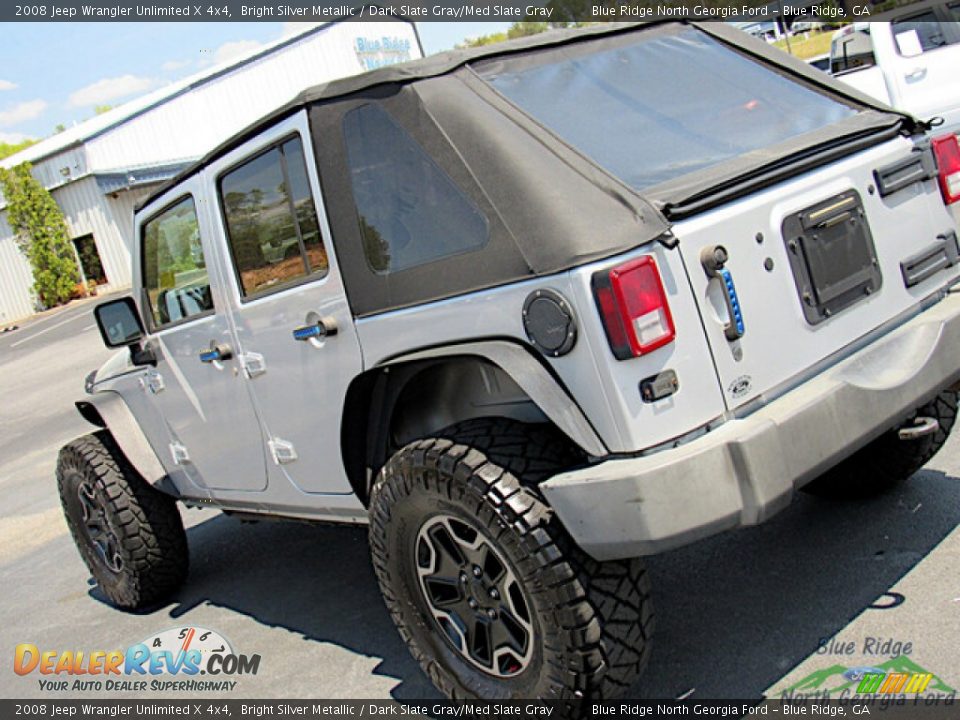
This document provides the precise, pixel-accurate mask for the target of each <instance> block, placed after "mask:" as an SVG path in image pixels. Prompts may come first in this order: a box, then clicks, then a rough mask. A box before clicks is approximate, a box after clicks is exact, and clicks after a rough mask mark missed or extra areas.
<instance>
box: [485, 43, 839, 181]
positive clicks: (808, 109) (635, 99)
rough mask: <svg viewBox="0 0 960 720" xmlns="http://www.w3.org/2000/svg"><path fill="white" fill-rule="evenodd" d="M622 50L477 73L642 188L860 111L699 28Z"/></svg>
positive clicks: (563, 55)
mask: <svg viewBox="0 0 960 720" xmlns="http://www.w3.org/2000/svg"><path fill="white" fill-rule="evenodd" d="M619 44H620V46H619V47H614V48H611V47H610V44H609V43H604V44H603V46H602V49H599V48H596V44H594V43H586V44H581V45H577V46H570V47H565V48H559V49H557V50H554V51H551V52H546V53H537V54H534V55H528V56H525V57H520V58H518V59H517V60H506V61H503V60H500V61H497V62H491V63H485V64H481V65H479V66H478V67H476V70H477V71H478V72H479V73H480V74H481V75H482V76H483V77H484V78H485V79H486V80H487V82H489V83H490V84H491V85H492V86H493V87H494V88H495V89H496V90H497V91H499V92H500V93H501V94H503V95H504V96H505V97H506V98H507V99H509V100H510V101H511V102H513V103H514V104H516V105H517V106H519V107H520V108H521V109H522V110H523V111H525V112H526V113H528V114H529V115H531V116H532V117H533V118H534V119H535V120H537V121H538V122H540V123H541V124H543V125H545V126H546V127H548V128H549V129H550V130H552V131H553V132H554V133H556V134H557V135H558V136H559V137H560V138H562V139H563V140H565V141H566V142H568V143H570V144H571V145H573V146H574V147H575V148H577V149H578V150H579V151H580V152H582V153H583V154H585V155H587V156H588V157H590V158H591V159H592V160H593V161H594V162H596V163H597V164H598V165H600V166H602V167H604V168H605V169H607V170H608V171H609V172H611V173H612V174H613V175H616V176H617V177H619V178H620V179H621V180H622V181H624V182H625V183H627V184H629V185H630V186H632V187H633V188H635V189H637V190H642V189H645V188H648V187H652V186H654V185H658V184H660V183H664V182H667V181H669V180H673V179H674V178H677V177H680V176H682V175H686V174H688V173H693V172H697V171H699V170H703V169H705V168H709V167H713V166H715V165H719V164H721V163H723V162H725V161H727V160H731V159H733V158H737V157H739V156H742V155H745V154H747V153H750V152H754V151H757V150H762V149H764V148H767V147H770V146H772V145H776V144H778V143H781V142H783V141H784V140H787V139H789V138H792V137H795V136H797V135H801V134H804V133H810V132H814V131H816V130H819V129H821V128H824V127H826V126H828V125H831V124H833V123H836V122H838V121H840V120H843V119H844V118H846V117H849V116H851V115H853V114H855V112H856V111H855V110H854V109H852V108H851V107H849V106H847V105H844V104H842V103H840V102H838V101H837V100H834V99H831V98H830V97H827V96H826V95H823V94H821V93H819V92H816V91H814V90H812V89H810V88H808V87H806V86H804V85H801V84H799V83H798V82H795V81H792V80H789V79H787V78H786V77H784V76H782V75H779V74H777V73H776V72H774V71H773V70H772V69H770V68H768V67H767V66H765V65H761V64H759V63H757V62H755V61H753V60H750V59H748V58H746V57H744V56H743V55H741V54H739V53H737V52H736V51H734V50H732V49H730V48H729V47H727V46H725V45H723V44H721V43H720V42H718V41H716V40H714V39H713V38H711V37H710V36H708V35H706V34H705V33H703V32H701V31H699V30H696V29H693V28H684V29H678V30H673V31H666V32H664V31H659V32H658V31H650V32H648V33H641V34H640V37H639V38H637V37H626V38H622V39H620V40H619ZM591 46H592V47H591Z"/></svg>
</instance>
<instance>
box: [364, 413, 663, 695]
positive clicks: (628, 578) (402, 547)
mask: <svg viewBox="0 0 960 720" xmlns="http://www.w3.org/2000/svg"><path fill="white" fill-rule="evenodd" d="M438 435H440V437H434V438H430V439H426V440H421V441H417V442H414V443H411V444H410V445H407V446H406V447H404V448H403V449H401V450H400V451H399V452H397V453H396V454H395V455H394V456H393V457H392V458H391V459H390V461H389V462H388V463H387V465H386V466H385V467H384V468H383V470H381V472H380V474H379V476H378V478H377V481H376V483H375V485H374V487H373V490H372V493H371V503H370V547H371V553H372V556H373V565H374V570H375V572H376V575H377V579H378V581H379V583H380V588H381V590H382V592H383V596H384V598H385V601H386V604H387V608H388V610H389V611H390V615H391V616H392V618H393V620H394V622H395V623H396V625H397V627H398V629H399V631H400V634H401V636H402V637H403V639H404V640H405V641H406V643H407V645H408V646H409V648H410V651H411V652H412V654H413V656H414V658H416V660H417V661H418V662H419V663H420V665H421V667H422V668H423V670H424V672H426V674H427V675H428V677H429V678H430V679H431V681H432V682H433V683H434V685H436V687H437V688H438V689H439V690H440V691H441V692H443V693H445V694H446V695H447V696H449V697H451V698H481V699H512V698H544V699H575V698H576V699H602V698H612V697H616V696H618V695H620V694H622V693H623V692H625V691H626V690H627V689H628V688H629V687H630V686H631V685H632V684H633V682H634V681H636V680H637V679H638V678H639V677H640V675H641V673H642V671H643V669H644V667H645V666H646V663H647V660H648V657H649V652H650V634H651V632H652V629H653V612H652V607H651V602H650V583H649V578H648V576H647V572H646V569H645V566H644V564H643V562H642V561H641V560H639V559H633V560H625V561H615V562H605V563H599V562H596V561H595V560H593V559H592V558H590V557H589V556H587V555H586V554H585V553H583V552H582V551H581V550H580V549H579V548H578V547H576V545H575V544H574V543H573V542H572V541H571V539H570V538H569V536H568V535H567V534H566V532H565V531H564V529H563V528H562V527H561V526H560V524H559V522H558V521H557V520H556V518H555V517H553V514H552V512H551V510H550V508H549V507H548V506H547V504H546V503H545V502H544V500H543V499H542V497H541V496H540V494H539V493H538V492H537V490H536V487H535V486H531V485H529V484H527V482H528V481H527V477H533V478H537V479H540V478H542V477H545V476H547V475H549V474H550V473H548V472H547V467H548V466H549V464H550V463H551V462H552V463H556V462H558V455H562V453H563V452H564V451H563V450H562V449H561V447H560V446H558V444H557V443H558V435H557V434H556V433H555V432H553V431H548V430H543V429H538V430H532V429H531V427H530V426H525V425H523V424H521V423H516V422H513V421H508V420H500V419H482V420H473V421H469V422H467V423H462V424H461V425H458V426H455V427H453V428H450V429H448V430H447V431H443V432H441V433H438ZM464 440H468V441H469V442H470V444H469V445H468V444H466V443H465V442H463V441H464ZM561 445H563V446H566V443H561ZM481 448H482V449H481ZM546 448H553V450H552V452H549V453H548V452H545V449H546ZM514 468H516V469H517V470H516V472H515V471H514ZM525 476H526V477H525Z"/></svg>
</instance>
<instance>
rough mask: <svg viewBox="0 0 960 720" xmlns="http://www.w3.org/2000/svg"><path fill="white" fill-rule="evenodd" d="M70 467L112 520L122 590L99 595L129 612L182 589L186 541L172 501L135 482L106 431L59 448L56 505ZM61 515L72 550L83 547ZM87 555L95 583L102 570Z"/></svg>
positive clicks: (76, 531)
mask: <svg viewBox="0 0 960 720" xmlns="http://www.w3.org/2000/svg"><path fill="white" fill-rule="evenodd" d="M71 467H72V468H73V469H76V470H79V471H80V472H81V473H83V474H85V475H86V476H87V477H88V478H89V479H92V480H93V482H94V484H95V485H96V486H99V489H100V490H102V492H103V493H104V496H105V497H106V498H107V510H108V512H109V513H112V514H113V516H114V517H115V518H117V523H116V528H115V529H116V531H117V535H118V537H117V539H118V540H119V542H120V545H121V548H122V551H121V552H122V557H123V567H122V569H121V574H122V575H123V576H124V582H123V587H122V588H119V589H115V590H111V589H110V588H109V587H108V586H107V585H106V584H103V583H101V590H102V591H103V592H104V594H106V595H107V597H108V598H109V599H110V601H111V602H113V603H114V604H115V605H117V606H118V607H121V608H124V609H130V610H133V609H140V608H144V607H149V606H152V605H155V604H156V603H158V602H160V601H161V600H164V599H166V598H167V597H168V596H169V595H170V594H171V593H173V592H175V591H176V590H177V589H178V588H179V587H180V586H181V585H182V584H183V581H184V580H185V579H186V576H187V572H188V568H189V552H188V549H187V537H186V533H185V532H184V529H183V521H182V519H181V517H180V513H179V511H178V509H177V503H176V501H175V500H174V499H173V498H172V497H170V496H168V495H165V494H164V493H162V492H160V491H159V490H156V489H155V488H154V487H152V486H151V485H150V484H149V483H147V482H146V481H145V480H144V479H143V478H142V477H140V475H139V474H138V473H137V471H136V470H134V468H133V467H132V466H131V465H130V463H129V462H128V461H127V459H126V458H125V457H124V455H123V452H122V451H121V450H120V448H119V447H118V446H117V444H116V442H115V441H114V439H113V437H112V436H111V435H110V433H109V432H108V431H106V430H102V431H99V432H96V433H93V434H91V435H85V436H83V437H80V438H77V439H76V440H74V441H72V442H71V443H69V444H67V445H66V446H64V447H63V449H61V451H60V456H59V459H58V462H57V486H58V490H59V493H60V497H61V502H63V501H64V497H65V494H66V492H68V490H67V488H66V487H65V480H66V477H65V472H66V470H67V469H68V468H71ZM64 510H66V506H65V505H64ZM64 515H65V516H66V519H67V526H68V527H69V528H70V534H71V535H72V536H73V540H74V542H75V543H76V544H77V547H78V548H86V547H87V545H88V541H87V539H86V536H85V534H84V531H83V529H82V528H80V527H78V526H77V525H76V523H75V522H74V520H73V518H72V517H71V515H70V513H69V512H64ZM90 553H92V550H89V549H87V550H81V553H80V554H81V556H82V557H83V559H84V562H85V563H86V564H87V567H88V568H89V570H90V572H91V574H92V575H93V576H94V577H95V578H97V576H98V574H99V573H101V572H103V570H102V569H100V568H99V567H97V565H96V560H95V559H94V558H93V557H92V555H91V554H90ZM97 579H99V578H97Z"/></svg>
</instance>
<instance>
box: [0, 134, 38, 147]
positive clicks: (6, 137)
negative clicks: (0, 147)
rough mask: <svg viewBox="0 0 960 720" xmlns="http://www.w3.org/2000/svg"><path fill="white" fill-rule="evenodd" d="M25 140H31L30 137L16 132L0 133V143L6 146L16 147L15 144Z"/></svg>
mask: <svg viewBox="0 0 960 720" xmlns="http://www.w3.org/2000/svg"><path fill="white" fill-rule="evenodd" d="M27 138H30V139H31V140H32V139H33V138H32V136H30V135H25V134H24V133H18V132H0V143H7V144H8V145H16V144H17V143H22V142H23V141H24V140H26V139H27Z"/></svg>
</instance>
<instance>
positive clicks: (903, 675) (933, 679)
mask: <svg viewBox="0 0 960 720" xmlns="http://www.w3.org/2000/svg"><path fill="white" fill-rule="evenodd" d="M844 690H848V691H850V692H851V693H854V694H857V693H878V692H879V693H890V692H903V693H911V692H914V693H915V692H941V693H952V692H956V690H954V688H952V687H950V686H949V685H947V683H945V682H944V681H943V680H942V679H941V678H940V677H939V676H937V675H935V674H933V673H931V672H930V671H929V670H925V669H924V668H922V667H920V666H919V665H917V664H916V663H915V662H913V661H912V660H911V659H910V658H907V657H903V656H898V657H895V658H891V659H890V660H887V661H886V662H882V663H878V664H877V665H871V666H869V667H847V666H845V665H831V666H830V667H827V668H823V669H822V670H816V671H814V672H812V673H810V674H809V675H807V676H806V677H805V678H803V679H802V680H800V681H799V682H797V683H795V684H793V685H791V686H790V687H788V688H786V689H785V690H784V691H783V693H782V694H783V695H790V694H794V693H818V694H821V695H822V694H827V695H833V694H835V693H841V692H843V691H844Z"/></svg>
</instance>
